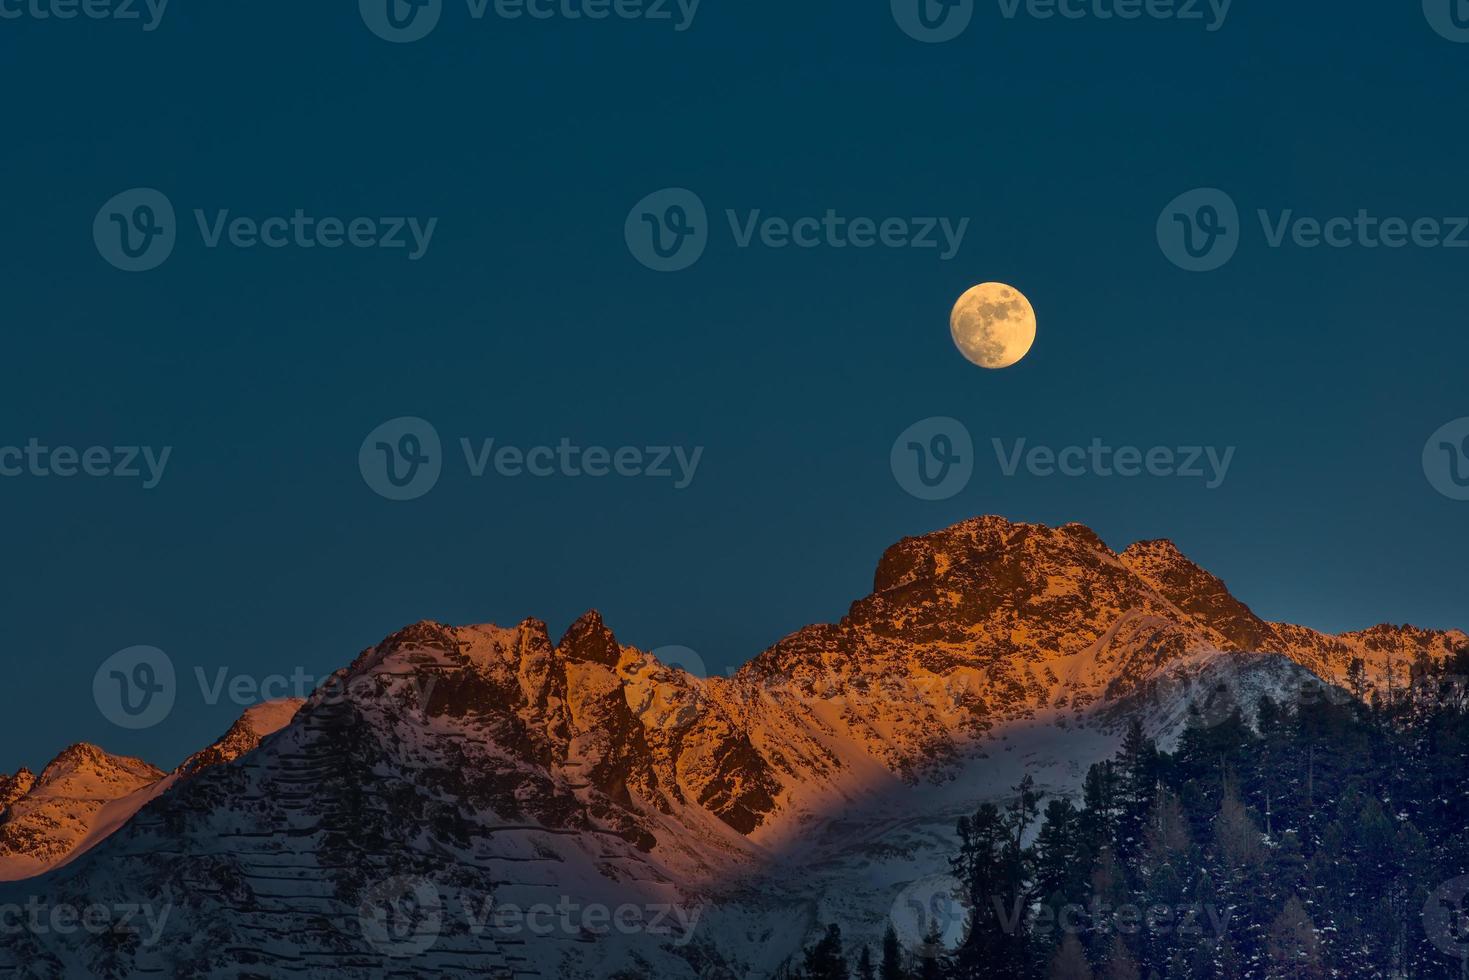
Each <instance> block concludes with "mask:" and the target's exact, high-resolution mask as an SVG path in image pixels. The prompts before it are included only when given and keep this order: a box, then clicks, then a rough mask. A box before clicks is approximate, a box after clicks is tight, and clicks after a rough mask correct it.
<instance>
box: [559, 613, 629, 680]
mask: <svg viewBox="0 0 1469 980" xmlns="http://www.w3.org/2000/svg"><path fill="white" fill-rule="evenodd" d="M556 649H557V651H558V652H559V653H560V654H561V655H562V656H563V657H566V658H567V659H569V660H587V661H591V662H592V663H599V664H602V665H603V666H606V667H615V666H617V662H618V661H619V660H621V659H622V648H621V647H620V646H618V645H617V638H616V637H615V636H613V635H612V631H611V630H610V629H608V628H607V624H606V623H604V622H602V614H601V613H599V612H597V610H595V609H590V610H588V611H587V612H584V613H582V615H581V616H580V617H579V618H578V619H577V621H576V622H574V623H572V624H571V625H570V626H568V627H567V628H566V633H565V635H563V636H562V637H561V642H560V643H558V644H556Z"/></svg>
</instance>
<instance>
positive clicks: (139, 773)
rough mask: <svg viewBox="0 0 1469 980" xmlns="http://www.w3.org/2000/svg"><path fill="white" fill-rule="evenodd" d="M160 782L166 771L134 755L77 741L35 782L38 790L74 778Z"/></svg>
mask: <svg viewBox="0 0 1469 980" xmlns="http://www.w3.org/2000/svg"><path fill="white" fill-rule="evenodd" d="M90 776H102V777H105V778H119V777H121V778H124V779H126V778H129V777H131V778H138V779H158V778H161V777H162V776H163V771H162V770H160V769H158V768H156V767H154V766H152V765H150V764H149V763H147V762H144V761H143V760H142V759H135V758H133V757H132V756H126V755H113V754H112V753H111V752H108V751H107V750H106V749H103V748H100V747H98V746H96V745H93V744H92V743H90V742H76V743H73V744H72V745H68V746H67V747H66V748H64V749H62V750H61V751H60V752H59V753H57V755H56V758H54V759H52V760H51V761H50V762H48V763H47V764H46V767H45V768H44V769H42V770H41V775H40V777H39V778H37V779H36V788H38V789H39V788H42V787H49V786H53V785H55V784H57V783H59V782H62V781H64V780H70V779H72V778H74V777H90Z"/></svg>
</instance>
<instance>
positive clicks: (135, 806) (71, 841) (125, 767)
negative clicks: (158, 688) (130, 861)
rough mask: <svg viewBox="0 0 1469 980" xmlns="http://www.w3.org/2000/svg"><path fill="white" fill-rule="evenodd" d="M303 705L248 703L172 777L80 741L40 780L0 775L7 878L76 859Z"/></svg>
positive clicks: (2, 877)
mask: <svg viewBox="0 0 1469 980" xmlns="http://www.w3.org/2000/svg"><path fill="white" fill-rule="evenodd" d="M301 704H302V701H301V700H300V699H299V698H291V699H284V700H281V701H270V702H266V703H264V704H258V705H254V706H252V707H250V708H248V709H246V711H245V713H244V714H243V715H242V716H241V717H240V718H239V720H238V721H236V722H235V723H234V725H233V726H231V727H230V730H229V731H228V732H227V733H226V734H225V735H224V736H223V737H221V738H220V739H219V741H217V742H215V743H214V744H213V745H210V746H209V747H208V748H206V749H203V750H202V751H200V752H197V753H195V754H194V755H193V756H191V757H190V758H189V759H188V761H186V762H185V763H184V764H183V765H182V766H180V767H179V768H178V769H177V770H175V772H174V773H172V774H169V775H167V776H165V775H164V773H163V772H161V771H160V770H158V769H156V768H154V767H153V766H151V765H149V764H148V763H146V762H144V761H142V760H141V759H133V758H130V757H127V756H118V755H113V754H111V753H109V752H106V751H104V750H103V749H100V748H98V747H97V746H95V745H88V744H86V743H78V744H76V745H73V746H71V747H69V748H67V749H66V750H64V751H63V752H62V753H61V754H60V755H58V756H57V757H56V758H55V759H53V760H52V761H51V763H50V764H49V765H47V766H46V768H45V769H43V770H42V771H41V775H40V777H38V778H37V777H32V776H31V774H30V771H29V770H27V769H22V770H21V771H20V772H19V773H18V774H17V775H16V776H15V777H12V778H11V779H9V780H8V781H7V780H5V779H4V777H0V881H8V880H16V879H22V878H30V877H34V876H35V875H38V874H41V873H42V872H44V871H46V870H48V869H50V868H54V867H58V866H60V865H62V864H65V863H66V862H68V861H71V860H74V859H76V858H77V857H78V856H79V855H81V854H83V853H85V852H86V851H88V850H90V849H91V848H92V847H94V846H96V845H97V843H99V842H100V841H102V840H104V839H105V838H106V837H108V836H109V835H110V834H112V833H113V832H114V831H116V830H117V829H118V828H119V827H121V826H122V825H123V824H125V823H127V821H128V820H130V819H131V818H132V816H133V815H134V814H135V813H137V812H138V810H140V809H141V808H142V807H143V806H144V805H146V804H147V803H148V802H149V801H151V800H153V799H155V798H156V797H158V796H159V795H161V794H162V793H164V792H167V790H168V789H169V788H170V787H172V786H173V784H174V783H175V782H176V781H177V780H178V779H180V778H187V777H188V776H189V775H191V774H193V773H196V772H198V771H200V770H202V769H204V768H206V767H208V766H211V765H218V764H220V763H224V762H229V761H231V760H233V759H237V758H239V757H240V756H241V755H244V754H245V753H246V752H249V751H251V750H252V749H254V748H255V747H256V746H257V745H259V744H260V739H261V738H263V737H265V736H266V735H269V734H271V733H272V732H276V731H279V730H280V729H281V728H284V727H285V726H286V725H287V724H288V723H289V722H290V720H291V717H292V716H293V715H294V714H295V713H296V710H297V709H298V708H299V707H300V706H301ZM7 796H9V797H11V798H10V799H7V798H6V797H7Z"/></svg>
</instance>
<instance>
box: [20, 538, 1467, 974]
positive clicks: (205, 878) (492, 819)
mask: <svg viewBox="0 0 1469 980" xmlns="http://www.w3.org/2000/svg"><path fill="white" fill-rule="evenodd" d="M1465 643H1469V637H1465V636H1464V634H1462V633H1454V634H1444V633H1433V632H1430V631H1424V630H1415V629H1412V628H1396V627H1378V628H1375V629H1374V630H1371V631H1367V632H1365V633H1361V634H1351V635H1348V636H1343V637H1333V636H1327V635H1324V634H1320V633H1317V632H1315V631H1312V630H1308V629H1305V628H1303V627H1296V626H1288V625H1283V624H1272V623H1266V622H1264V621H1262V620H1259V619H1258V618H1257V617H1255V616H1254V615H1253V613H1251V612H1250V611H1249V609H1248V608H1247V607H1245V606H1244V605H1243V604H1242V603H1239V602H1238V601H1237V600H1235V599H1234V598H1233V597H1232V596H1230V595H1229V593H1228V591H1227V589H1225V588H1224V586H1223V584H1222V583H1220V582H1219V581H1218V579H1216V578H1214V577H1213V576H1210V575H1208V573H1206V572H1204V571H1203V570H1202V569H1199V568H1198V567H1197V566H1196V565H1194V564H1193V563H1192V562H1189V561H1188V559H1186V558H1184V557H1183V556H1182V555H1181V554H1179V553H1178V551H1177V549H1176V548H1174V547H1173V546H1172V545H1170V544H1168V543H1166V542H1149V543H1145V544H1140V545H1135V546H1133V547H1132V548H1129V549H1127V550H1126V551H1125V552H1123V553H1121V554H1117V553H1114V552H1112V551H1111V550H1110V549H1108V548H1107V547H1106V546H1105V545H1104V544H1103V543H1102V542H1101V540H1100V539H1099V538H1098V537H1097V536H1096V535H1095V534H1094V533H1092V532H1091V531H1089V530H1088V529H1086V528H1084V527H1082V526H1080V525H1075V524H1073V525H1067V526H1065V527H1062V528H1055V529H1053V528H1048V527H1042V526H1039V525H1029V524H1015V523H1011V522H1008V521H1005V520H1002V519H1000V518H994V517H986V518H977V519H975V520H971V521H966V522H964V523H962V524H959V525H956V526H954V527H952V528H948V529H946V530H943V531H939V532H935V533H933V534H929V535H925V536H923V537H919V538H911V539H907V540H905V541H903V542H900V543H899V544H897V545H895V546H893V547H892V548H890V549H889V550H888V552H887V553H886V554H885V555H884V556H883V558H882V560H881V562H880V563H879V565H878V568H877V573H876V576H875V581H874V590H873V593H872V594H871V595H869V596H867V597H866V598H863V599H860V600H858V601H857V602H856V603H854V604H853V605H852V607H851V610H850V612H849V614H848V615H847V616H846V617H844V618H843V619H842V620H841V621H840V622H838V623H835V624H826V625H818V626H811V627H808V628H806V629H803V630H801V631H799V632H797V633H795V634H793V635H792V636H790V637H788V638H786V639H785V640H783V641H781V642H780V643H778V644H777V645H776V646H774V647H773V648H771V649H770V650H768V651H766V652H765V653H763V654H761V655H759V656H758V657H756V658H755V659H754V660H752V661H751V662H750V663H749V664H747V665H746V666H745V667H744V668H742V669H741V670H740V671H739V672H738V673H736V674H735V675H733V676H731V677H720V678H707V679H706V678H699V677H694V676H691V675H689V674H686V673H684V672H682V671H679V670H676V669H673V668H670V667H667V666H665V665H663V664H660V663H659V662H658V661H656V660H655V659H654V658H653V657H651V656H650V655H648V654H647V653H644V652H642V651H640V650H637V649H635V648H632V647H627V646H623V645H621V644H620V643H618V642H617V640H616V639H615V637H614V636H613V634H612V633H611V631H610V630H609V629H608V628H607V627H606V625H605V624H604V623H603V622H602V620H601V618H600V617H599V616H598V615H597V614H595V613H588V614H587V615H585V616H583V617H582V618H581V619H579V620H578V621H577V622H576V623H574V624H573V625H572V626H571V628H570V629H569V630H568V631H567V632H566V634H565V636H563V637H562V638H561V640H560V641H558V642H556V643H553V642H552V641H551V639H550V637H549V635H548V634H547V631H546V627H545V625H544V624H543V623H540V622H539V621H536V620H533V619H528V620H525V621H524V622H522V623H520V624H519V625H518V626H515V627H510V628H501V627H494V626H473V627H449V626H443V625H440V624H437V623H427V622H425V623H419V624H416V625H414V626H411V627H409V628H407V629H405V630H402V631H400V632H399V633H397V634H395V635H394V636H391V637H389V638H388V639H386V640H384V641H383V642H382V643H381V644H379V645H377V646H376V647H373V648H371V649H369V650H367V651H365V652H363V653H362V654H361V655H360V656H359V657H358V658H357V659H356V661H354V662H353V663H352V664H351V666H350V667H348V668H345V669H344V670H343V671H341V672H339V674H338V675H337V677H336V678H334V683H333V684H332V685H330V686H329V687H328V688H327V689H324V690H323V691H319V692H318V693H317V694H316V695H314V696H313V697H312V698H311V699H310V700H309V701H308V702H307V703H306V704H305V705H304V706H303V707H302V708H301V710H300V711H299V713H297V714H296V715H295V717H294V719H293V720H292V721H291V723H290V724H289V725H287V726H286V727H285V728H283V729H282V730H281V731H280V732H278V733H277V734H276V735H274V736H271V737H269V738H266V739H264V740H263V741H261V742H260V744H259V747H258V748H257V749H256V750H255V751H253V752H250V753H249V754H248V755H244V756H243V757H240V758H238V759H235V760H234V761H233V762H229V763H227V764H220V765H214V766H212V767H209V768H205V769H203V770H201V771H198V772H196V773H194V774H193V775H192V776H191V778H189V779H187V780H179V781H178V782H177V784H176V785H172V786H171V787H169V788H168V790H167V791H166V792H163V793H162V794H161V795H159V796H158V797H157V798H156V799H154V800H153V801H152V802H151V803H150V805H148V806H147V807H145V808H144V809H142V810H141V811H140V812H138V813H137V815H136V816H135V817H134V818H133V819H132V820H131V821H129V822H128V823H127V824H126V825H125V826H124V827H123V828H122V829H121V830H120V831H118V832H117V833H115V834H113V835H112V836H111V837H109V838H108V839H106V840H105V841H103V842H101V843H100V844H99V845H97V846H96V847H95V848H94V849H92V850H91V851H90V852H88V853H86V854H84V855H82V856H81V857H80V858H78V859H76V860H74V861H72V862H71V863H69V864H67V865H66V866H64V867H61V868H59V869H57V870H54V871H52V872H51V873H50V874H48V875H46V876H45V877H42V878H39V879H35V880H33V881H30V882H25V883H21V884H20V885H15V886H11V887H10V889H9V890H8V891H6V890H3V889H0V901H5V900H7V897H9V898H11V899H12V900H22V901H23V900H24V898H26V897H29V896H31V895H36V896H40V897H42V898H43V899H45V898H48V897H49V898H52V899H54V898H55V897H56V896H69V895H87V896H90V897H92V899H93V900H95V901H102V902H110V903H118V904H127V903H145V904H151V906H153V907H155V908H160V909H166V910H167V911H168V913H169V914H168V916H167V920H166V923H165V924H164V925H162V926H161V927H160V929H159V930H158V934H157V936H156V938H152V939H149V941H140V942H138V943H136V944H134V945H133V946H132V947H130V948H129V949H127V950H126V952H125V953H124V954H121V955H119V954H118V953H117V952H116V950H115V949H112V948H111V947H109V946H106V945H105V944H102V943H100V942H98V941H96V939H95V937H88V936H85V935H83V936H72V937H61V936H57V935H54V934H50V933H47V934H27V935H23V936H19V937H14V938H11V939H8V940H7V939H4V938H0V969H3V968H4V967H5V966H6V963H7V961H6V957H7V956H9V957H11V958H12V959H13V960H15V961H26V962H32V963H39V964H44V965H46V966H47V967H48V968H51V969H55V970H57V971H66V970H70V971H73V972H76V973H78V974H81V973H85V972H87V971H94V972H95V971H101V970H103V969H104V968H106V967H107V966H108V965H109V964H119V965H120V966H121V967H122V968H125V969H127V970H138V971H152V972H158V973H163V974H179V975H184V974H186V975H192V976H220V977H224V976H236V975H238V974H239V971H240V970H241V969H247V970H250V971H253V972H257V973H259V974H261V975H271V976H284V975H295V976H321V977H326V976H341V975H347V976H359V975H360V976H366V975H372V976H378V975H396V974H397V973H401V974H402V975H405V976H406V975H422V974H425V973H428V974H432V973H452V974H462V973H467V972H476V973H480V974H486V975H491V976H510V975H513V976H521V977H532V976H535V977H568V978H576V977H607V976H613V975H616V974H617V973H618V972H619V971H624V975H626V976H647V977H660V978H662V977H695V976H701V975H704V976H717V975H721V974H719V973H718V972H717V971H718V970H729V971H732V972H733V973H734V974H735V975H739V976H745V975H749V974H751V973H752V972H753V975H755V976H760V975H763V974H765V973H768V972H769V971H771V970H773V969H774V968H775V967H776V966H777V965H779V963H780V962H781V961H782V960H783V959H785V958H786V957H787V956H789V955H790V954H792V953H793V952H794V951H795V950H796V949H797V948H798V947H799V945H800V944H801V943H802V942H803V941H805V940H807V939H808V938H809V936H810V935H811V933H812V932H813V930H815V929H816V928H818V926H819V925H820V924H821V923H823V922H829V921H840V922H841V923H842V925H843V928H844V931H845V932H846V933H847V934H848V935H849V936H851V937H853V938H856V939H859V940H867V941H871V940H873V939H875V938H876V936H877V935H878V934H879V933H880V930H881V928H882V924H883V920H884V918H885V916H886V914H887V912H888V910H889V909H890V908H891V906H892V904H893V902H894V900H895V898H896V897H897V895H898V894H899V892H900V891H901V890H902V889H903V888H904V886H905V885H907V884H908V883H910V882H912V881H914V880H915V879H920V878H923V877H924V876H926V875H930V874H936V873H939V872H942V871H944V870H945V869H946V864H945V859H946V857H947V855H948V854H949V853H950V852H951V850H952V847H953V838H952V834H953V824H954V822H955V821H956V820H957V818H958V816H960V815H961V814H963V813H966V812H969V811H972V810H973V808H974V807H975V806H976V805H977V804H978V803H979V802H981V801H984V800H986V799H993V798H996V797H999V796H1002V795H1003V794H1004V793H1005V792H1006V791H1007V790H1008V787H1010V786H1012V785H1014V784H1015V783H1016V782H1017V781H1018V780H1019V779H1020V778H1021V776H1022V775H1024V774H1025V773H1030V774H1031V775H1033V776H1034V777H1035V778H1036V780H1037V782H1038V783H1039V784H1040V786H1041V787H1042V789H1044V790H1045V791H1046V792H1048V793H1073V792H1075V791H1076V789H1077V787H1078V786H1079V784H1080V781H1081V779H1082V777H1083V776H1084V774H1085V771H1086V768H1087V766H1088V765H1089V764H1090V763H1091V762H1094V761H1096V760H1098V759H1101V758H1103V757H1105V756H1107V755H1109V754H1111V752H1112V751H1113V750H1114V748H1115V745H1116V742H1117V738H1118V734H1119V731H1120V729H1121V726H1122V725H1123V723H1124V722H1125V720H1126V719H1127V718H1128V717H1131V716H1134V715H1140V716H1142V717H1143V718H1144V719H1145V721H1146V723H1147V725H1148V728H1149V730H1150V731H1151V732H1152V733H1153V734H1155V735H1156V736H1158V737H1159V738H1160V739H1162V740H1163V741H1165V742H1167V741H1169V740H1171V739H1174V738H1176V737H1177V735H1178V733H1179V731H1181V729H1182V726H1183V725H1184V724H1186V723H1187V721H1188V718H1189V717H1190V715H1191V711H1190V708H1191V707H1192V708H1193V709H1194V711H1193V712H1192V714H1194V715H1196V716H1201V717H1203V718H1205V719H1207V718H1209V717H1217V716H1220V715H1221V713H1222V714H1227V713H1228V711H1229V710H1232V708H1233V706H1234V705H1236V704H1238V705H1239V706H1240V707H1241V708H1242V709H1243V710H1245V711H1246V713H1247V714H1248V713H1249V712H1252V711H1253V709H1254V704H1255V702H1257V701H1258V697H1259V696H1260V695H1262V694H1269V695H1270V696H1272V697H1274V698H1276V699H1277V700H1279V701H1286V700H1290V699H1292V698H1295V697H1299V696H1300V693H1301V692H1302V691H1303V690H1306V689H1308V688H1309V689H1311V690H1312V691H1313V692H1315V691H1317V690H1318V689H1319V681H1318V680H1317V679H1316V675H1320V676H1321V677H1325V678H1327V679H1330V680H1335V679H1338V678H1340V677H1343V676H1345V670H1346V665H1347V663H1349V662H1350V659H1351V658H1352V657H1354V656H1361V657H1363V658H1364V659H1366V660H1367V661H1368V662H1369V666H1370V667H1371V669H1372V670H1373V671H1374V672H1376V675H1377V676H1378V677H1379V678H1382V679H1385V677H1386V672H1387V670H1388V669H1389V663H1391V666H1392V669H1393V670H1394V671H1397V670H1399V669H1401V670H1403V671H1404V676H1405V672H1406V665H1407V663H1408V662H1410V661H1411V659H1412V657H1413V656H1415V655H1417V654H1418V653H1419V652H1420V651H1421V652H1422V653H1423V654H1424V655H1426V656H1431V657H1438V656H1442V655H1445V654H1447V653H1448V652H1449V651H1450V650H1451V649H1453V648H1454V647H1455V646H1457V645H1461V644H1465ZM1399 665H1401V667H1400V666H1399ZM1313 672H1314V673H1313ZM1313 696H1315V694H1314V693H1313ZM186 766H187V764H186ZM537 906H545V907H547V909H548V910H550V909H554V910H557V911H555V912H554V914H553V913H551V912H549V911H548V912H547V913H546V914H545V915H542V916H539V917H534V916H532V917H529V918H528V917H526V915H525V912H526V911H527V910H530V909H534V908H535V907H537ZM618 910H623V911H622V912H621V913H619V911H618ZM487 912H494V913H495V914H493V915H490V916H489V917H488V918H486V913H487ZM618 914H621V916H622V917H621V919H617V918H616V915H618ZM242 964H243V966H242ZM709 971H716V972H713V973H711V972H709Z"/></svg>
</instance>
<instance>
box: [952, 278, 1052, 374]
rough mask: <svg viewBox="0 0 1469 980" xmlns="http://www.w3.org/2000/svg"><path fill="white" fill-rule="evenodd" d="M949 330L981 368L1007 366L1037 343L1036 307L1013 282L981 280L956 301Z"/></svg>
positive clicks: (960, 347) (956, 341) (956, 342)
mask: <svg viewBox="0 0 1469 980" xmlns="http://www.w3.org/2000/svg"><path fill="white" fill-rule="evenodd" d="M949 332H950V333H952V334H953V335H954V344H955V346H957V347H958V348H959V353H961V354H963V355H964V356H965V357H966V358H968V359H969V360H970V361H972V362H974V363H975V364H978V365H979V366H980V367H982V368H1007V367H1010V366H1011V365H1012V364H1017V363H1019V361H1020V359H1021V358H1023V357H1024V356H1025V355H1026V354H1029V353H1030V347H1031V345H1032V344H1034V343H1035V310H1034V309H1032V308H1031V305H1030V300H1028V299H1026V298H1025V295H1024V294H1023V293H1021V292H1020V290H1018V289H1016V288H1015V287H1014V286H1007V285H1005V284H1004V283H1002V282H985V283H980V284H979V285H978V286H975V287H974V288H973V289H971V290H969V291H968V292H966V293H965V294H964V295H963V296H960V297H959V302H957V303H955V304H954V312H953V313H952V314H950V316H949Z"/></svg>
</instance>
